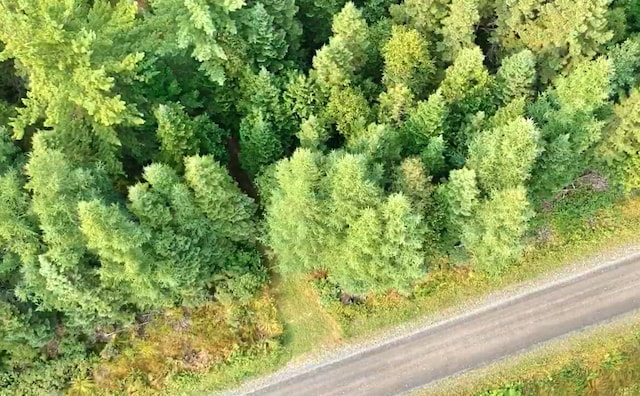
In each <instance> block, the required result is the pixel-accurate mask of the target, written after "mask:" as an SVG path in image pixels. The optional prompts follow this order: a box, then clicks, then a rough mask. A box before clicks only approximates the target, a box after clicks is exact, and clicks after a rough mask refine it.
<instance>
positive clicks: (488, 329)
mask: <svg viewBox="0 0 640 396" xmlns="http://www.w3.org/2000/svg"><path fill="white" fill-rule="evenodd" d="M638 309H640V256H638V255H634V256H633V257H629V258H627V259H624V260H621V261H618V262H615V263H613V264H610V265H607V266H604V267H601V268H596V269H595V270H591V271H589V272H587V273H584V274H581V275H578V276H574V277H572V278H568V279H565V280H561V281H559V282H556V283H554V284H551V285H549V286H547V287H543V288H540V289H538V290H535V291H533V292H530V293H528V294H524V295H520V296H517V297H514V298H510V299H508V300H504V301H502V302H499V303H498V304H492V305H490V306H487V307H484V308H480V309H479V310H477V311H475V312H472V313H470V314H466V315H463V316H459V317H456V318H453V319H450V320H447V321H445V322H441V323H438V324H436V325H433V326H429V327H428V328H425V329H423V330H421V331H419V332H417V333H414V334H411V335H409V336H407V337H404V338H399V339H395V340H392V341H390V342H387V343H385V344H383V345H379V346H376V347H374V348H371V349H368V350H364V351H361V352H359V353H357V354H354V355H351V356H348V357H347V358H344V359H342V360H339V361H334V362H331V363H328V364H325V365H320V366H318V367H316V368H314V369H313V370H309V371H307V372H304V373H301V374H299V375H297V376H294V377H292V378H288V379H285V380H284V381H280V382H276V383H272V384H269V385H267V386H265V387H262V388H260V389H257V390H254V391H252V392H250V393H244V394H245V395H252V396H266V395H273V396H307V395H318V396H329V395H349V396H358V395H363V396H364V395H367V396H378V395H379V396H382V395H385V396H386V395H398V394H402V393H405V392H407V391H409V390H413V389H418V388H420V387H423V386H425V385H428V384H430V383H433V382H435V381H438V380H441V379H444V378H447V377H450V376H452V375H455V374H457V373H460V372H462V371H466V370H469V369H473V368H476V367H480V366H483V365H485V364H487V363H489V362H492V361H496V360H499V359H501V358H503V357H506V356H509V355H512V354H515V353H517V352H519V351H522V350H525V349H528V348H530V347H532V346H534V345H537V344H540V343H543V342H545V341H549V340H551V339H554V338H557V337H559V336H562V335H565V334H567V333H570V332H573V331H576V330H580V329H582V328H584V327H587V326H590V325H594V324H597V323H599V322H603V321H606V320H610V319H612V318H615V317H617V316H620V315H623V314H625V313H629V312H633V311H635V310H638Z"/></svg>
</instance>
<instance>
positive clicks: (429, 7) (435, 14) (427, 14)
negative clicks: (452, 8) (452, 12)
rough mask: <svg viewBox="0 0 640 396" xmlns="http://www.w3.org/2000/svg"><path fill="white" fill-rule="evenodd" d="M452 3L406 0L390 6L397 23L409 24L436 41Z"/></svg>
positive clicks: (436, 0)
mask: <svg viewBox="0 0 640 396" xmlns="http://www.w3.org/2000/svg"><path fill="white" fill-rule="evenodd" d="M450 3H451V0H405V1H403V2H402V3H401V4H397V5H395V4H394V5H392V6H391V7H389V12H390V13H391V16H392V17H393V19H394V21H395V22H396V23H397V24H406V25H409V26H411V27H412V28H414V29H416V30H417V31H418V32H420V33H421V34H422V36H423V37H424V38H425V39H426V40H428V41H429V42H431V43H436V42H438V39H439V37H438V36H437V32H439V31H440V29H441V28H442V21H443V20H444V19H445V18H446V17H447V15H448V12H449V4H450Z"/></svg>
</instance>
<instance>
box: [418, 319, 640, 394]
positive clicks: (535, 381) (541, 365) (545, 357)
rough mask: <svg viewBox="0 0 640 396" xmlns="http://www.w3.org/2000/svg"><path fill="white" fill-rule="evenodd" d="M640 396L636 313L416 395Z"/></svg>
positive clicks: (639, 338)
mask: <svg viewBox="0 0 640 396" xmlns="http://www.w3.org/2000/svg"><path fill="white" fill-rule="evenodd" d="M444 394H446V395H451V396H458V395H459V396H462V395H477V396H523V395H549V396H551V395H557V396H571V395H576V396H577V395H629V396H631V395H638V394H640V314H638V313H635V314H632V315H629V316H626V317H624V318H622V319H619V320H616V321H613V322H610V323H606V324H603V325H599V326H595V327H592V328H590V329H587V330H585V331H583V332H580V333H575V334H572V335H570V336H567V337H564V338H562V339H558V340H556V341H552V342H550V343H548V344H546V345H544V346H543V347H541V348H537V349H535V350H532V351H530V352H527V353H525V354H522V355H519V356H517V357H512V358H508V359H506V360H504V361H501V362H498V363H494V364H492V365H490V366H488V367H485V368H482V369H479V370H476V371H472V372H470V373H468V374H463V375H461V376H459V377H457V378H451V379H449V380H445V381H443V382H441V383H439V384H436V386H434V387H432V388H429V389H425V390H422V391H417V392H415V393H414V396H435V395H444Z"/></svg>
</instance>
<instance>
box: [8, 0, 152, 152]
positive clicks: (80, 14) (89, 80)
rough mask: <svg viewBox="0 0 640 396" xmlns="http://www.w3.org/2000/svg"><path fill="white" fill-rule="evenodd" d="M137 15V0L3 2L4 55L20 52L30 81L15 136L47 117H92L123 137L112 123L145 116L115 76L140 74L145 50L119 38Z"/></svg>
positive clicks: (104, 134)
mask: <svg viewBox="0 0 640 396" xmlns="http://www.w3.org/2000/svg"><path fill="white" fill-rule="evenodd" d="M134 20H135V6H134V5H133V4H131V3H128V2H124V1H119V2H117V3H116V4H115V5H111V4H110V3H108V2H106V1H96V2H95V3H93V5H91V6H89V5H87V4H81V2H79V1H67V2H65V3H63V4H59V5H58V6H55V7H54V6H53V4H52V2H51V1H50V0H47V1H45V2H44V3H43V2H41V1H39V0H27V1H23V2H20V3H15V2H13V1H9V0H3V1H2V2H0V26H2V27H1V28H0V41H2V42H3V43H4V49H3V51H2V56H1V59H2V60H6V59H15V61H16V64H18V65H19V73H20V74H21V75H23V76H24V77H25V78H26V79H27V80H28V81H29V85H28V86H29V90H28V92H27V97H26V98H25V99H23V103H24V104H25V107H22V108H20V109H19V113H20V114H19V117H18V118H17V119H16V120H15V121H14V123H13V125H14V127H15V133H16V136H17V137H19V138H21V137H22V136H23V134H24V129H25V128H26V127H28V126H29V125H32V124H34V123H36V122H37V121H38V120H39V119H40V118H44V119H45V125H46V126H49V127H57V126H64V125H65V124H66V123H68V122H69V121H70V120H73V119H75V118H79V117H80V118H86V119H87V120H89V122H90V123H91V125H93V126H94V127H95V128H96V133H98V134H99V138H100V139H102V140H104V141H106V142H108V143H110V144H117V142H118V138H117V135H116V133H115V130H113V129H112V128H111V127H112V126H114V125H118V124H123V125H135V124H140V123H141V122H142V120H141V119H140V117H139V114H138V112H137V110H136V109H135V107H134V106H132V105H130V104H127V103H125V102H124V101H123V100H122V98H121V97H120V95H118V93H117V87H116V83H115V81H116V78H127V77H128V78H135V72H136V67H137V65H138V64H139V63H140V61H142V59H143V54H142V53H137V52H130V51H128V49H129V47H128V46H125V45H111V44H112V43H119V42H121V40H123V39H125V36H126V34H127V32H128V30H129V29H131V26H132V24H133V23H134Z"/></svg>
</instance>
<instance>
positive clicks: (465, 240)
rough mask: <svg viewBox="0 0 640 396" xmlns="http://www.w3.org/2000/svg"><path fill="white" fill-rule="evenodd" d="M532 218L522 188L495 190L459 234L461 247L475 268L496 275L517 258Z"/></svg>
mask: <svg viewBox="0 0 640 396" xmlns="http://www.w3.org/2000/svg"><path fill="white" fill-rule="evenodd" d="M531 216H532V211H531V209H530V208H529V202H528V201H527V192H526V189H525V188H524V187H522V186H518V187H515V188H508V189H505V190H500V191H496V192H494V193H492V194H491V196H490V197H489V199H488V200H486V201H484V202H482V203H481V204H480V205H479V206H478V208H477V211H476V213H475V215H474V217H473V219H471V220H470V221H468V222H467V223H466V224H465V225H464V226H463V232H462V244H463V245H464V247H465V248H466V249H467V251H469V252H470V253H471V255H472V257H473V263H474V268H476V269H477V270H479V271H482V272H484V273H486V274H487V275H489V276H498V275H500V273H502V272H503V271H504V270H505V268H506V267H507V266H508V265H509V264H512V263H513V262H514V261H515V260H516V259H518V258H519V257H520V254H521V253H522V242H521V238H522V237H523V235H524V233H525V232H526V230H527V222H528V220H529V219H530V218H531Z"/></svg>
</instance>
